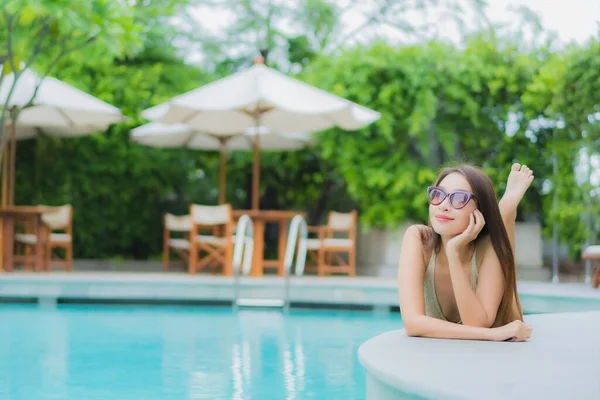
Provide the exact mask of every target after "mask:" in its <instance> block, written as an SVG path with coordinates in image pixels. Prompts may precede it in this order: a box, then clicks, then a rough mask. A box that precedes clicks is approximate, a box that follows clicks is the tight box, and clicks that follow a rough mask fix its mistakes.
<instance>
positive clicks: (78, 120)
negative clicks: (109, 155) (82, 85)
mask: <svg viewBox="0 0 600 400" xmlns="http://www.w3.org/2000/svg"><path fill="white" fill-rule="evenodd" d="M1 71H2V67H0V74H1ZM14 79H15V76H14V74H13V73H11V74H9V75H7V76H5V77H4V79H2V82H1V83H0V104H1V105H4V104H6V100H7V98H8V94H9V92H10V89H11V87H12V85H13V82H14ZM36 90H37V92H36ZM32 98H33V101H32V102H31V106H30V107H27V108H25V109H23V110H22V111H21V112H20V113H19V115H18V118H17V121H10V126H11V129H12V131H11V143H10V144H9V146H7V147H6V148H5V149H4V151H6V154H5V157H4V166H5V167H6V168H4V167H3V169H2V175H3V197H2V201H3V204H7V203H8V204H12V203H13V197H14V173H15V171H14V169H15V154H16V143H15V141H16V140H19V139H27V138H32V137H36V136H41V135H47V136H61V137H77V136H82V135H86V134H90V133H93V132H96V131H98V130H104V129H106V128H108V126H109V125H111V124H113V123H116V122H120V121H124V120H125V119H126V118H125V117H124V116H123V114H122V113H121V111H120V110H119V109H118V108H116V107H114V106H112V105H110V104H108V103H106V102H104V101H102V100H100V99H97V98H95V97H94V96H91V95H89V94H87V93H85V92H83V91H81V90H79V89H77V88H75V87H73V86H71V85H68V84H66V83H64V82H62V81H60V80H58V79H55V78H51V77H46V78H43V79H41V78H40V77H39V76H38V75H37V74H36V73H35V72H33V71H32V70H30V69H26V70H24V71H22V73H21V75H20V76H19V77H18V81H17V83H16V86H15V88H14V90H13V93H12V96H11V99H10V102H9V103H8V108H13V107H17V108H22V107H24V106H26V105H28V104H29V102H30V101H31V99H32ZM9 147H10V150H9ZM9 158H10V161H9ZM7 170H10V171H9V174H8V175H7V174H6V172H7Z"/></svg>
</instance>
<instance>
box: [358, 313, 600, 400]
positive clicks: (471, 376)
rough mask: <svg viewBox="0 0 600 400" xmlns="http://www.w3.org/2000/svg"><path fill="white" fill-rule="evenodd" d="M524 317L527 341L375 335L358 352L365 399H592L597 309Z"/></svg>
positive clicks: (596, 389) (598, 360)
mask: <svg viewBox="0 0 600 400" xmlns="http://www.w3.org/2000/svg"><path fill="white" fill-rule="evenodd" d="M525 321H526V322H527V323H529V324H530V325H531V327H532V334H531V338H530V339H529V340H528V341H527V342H519V343H512V342H486V341H473V340H445V339H428V338H416V337H408V336H407V335H406V333H405V332H404V331H403V330H398V331H391V332H386V333H384V334H381V335H379V336H376V337H374V338H372V339H370V340H368V341H367V342H365V343H364V344H363V345H362V346H361V347H360V349H359V351H358V356H359V359H360V362H361V364H362V365H363V366H364V367H365V369H366V370H367V393H366V399H367V400H392V399H401V398H414V397H411V396H415V395H416V396H418V397H419V398H423V399H436V400H444V399H462V400H470V399H473V400H479V399H486V400H505V399H511V400H521V399H523V400H525V399H527V400H529V399H543V400H554V399H556V400H565V399H573V400H575V399H578V400H579V399H581V400H584V399H590V400H591V399H600V378H599V377H600V336H599V335H600V312H598V311H596V312H583V313H565V314H545V315H543V314H540V315H529V316H526V317H525Z"/></svg>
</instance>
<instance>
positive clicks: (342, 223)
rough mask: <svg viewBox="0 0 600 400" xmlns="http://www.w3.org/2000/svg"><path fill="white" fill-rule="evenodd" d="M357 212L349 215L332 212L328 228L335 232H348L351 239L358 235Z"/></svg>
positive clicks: (351, 212)
mask: <svg viewBox="0 0 600 400" xmlns="http://www.w3.org/2000/svg"><path fill="white" fill-rule="evenodd" d="M356 214H357V213H356V210H352V211H350V212H348V213H339V212H335V211H330V212H329V216H328V218H327V227H328V228H329V229H330V230H331V231H333V232H347V233H348V236H349V237H350V238H351V239H354V237H355V235H356Z"/></svg>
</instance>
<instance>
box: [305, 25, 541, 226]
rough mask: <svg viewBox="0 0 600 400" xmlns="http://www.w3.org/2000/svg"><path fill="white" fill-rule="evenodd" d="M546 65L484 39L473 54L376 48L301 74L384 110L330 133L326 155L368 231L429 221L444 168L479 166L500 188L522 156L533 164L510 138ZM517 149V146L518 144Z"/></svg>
mask: <svg viewBox="0 0 600 400" xmlns="http://www.w3.org/2000/svg"><path fill="white" fill-rule="evenodd" d="M539 65H540V63H539V62H538V61H536V57H535V56H534V55H528V54H524V53H521V52H519V51H517V50H516V48H515V46H514V45H512V44H510V43H500V42H497V41H494V40H493V39H490V38H486V37H481V38H479V39H474V40H471V41H470V42H469V43H468V44H467V45H466V48H465V49H458V48H456V47H454V46H451V45H449V44H444V43H439V42H431V43H429V44H427V45H414V46H408V47H403V48H399V49H396V48H393V47H391V46H389V45H388V44H386V43H383V42H380V43H376V44H374V45H372V46H370V47H368V48H357V49H353V50H347V51H345V52H343V53H341V54H340V55H339V56H331V57H323V58H321V59H319V60H318V61H316V62H314V63H313V64H311V65H309V66H308V67H307V68H306V69H305V71H304V73H303V74H302V76H303V78H304V79H305V80H307V81H308V82H309V83H318V84H319V85H320V86H321V87H323V88H324V89H326V90H331V91H333V92H334V93H335V94H337V95H339V96H342V97H345V98H348V99H351V100H353V101H355V102H357V103H360V104H367V105H369V107H371V108H373V109H375V110H377V111H380V112H381V113H382V118H381V119H380V120H379V121H377V122H376V123H375V124H373V125H371V126H369V127H368V128H365V129H363V130H361V131H360V132H355V133H349V132H343V131H339V130H331V131H329V132H327V133H325V134H324V135H322V138H323V140H322V154H323V156H324V157H326V158H327V159H329V160H332V162H334V163H335V165H336V167H337V169H338V170H339V172H340V173H341V175H342V176H343V178H344V180H345V181H346V184H347V188H348V192H349V194H350V196H351V197H352V199H353V200H354V201H355V202H356V203H357V204H358V205H359V207H360V209H361V220H362V222H363V223H364V224H365V225H366V226H379V227H385V226H395V225H397V224H398V223H400V222H402V221H404V220H407V219H412V220H421V221H424V220H425V218H426V207H423V205H424V204H426V194H425V191H424V188H425V187H426V186H427V185H428V184H430V183H431V182H432V180H433V179H434V177H435V175H436V173H437V170H438V169H439V168H440V166H442V165H446V164H448V163H453V162H455V161H457V160H464V161H468V162H472V163H475V164H478V165H481V166H482V167H483V168H484V169H485V170H486V171H487V172H488V173H490V175H491V176H492V178H493V180H494V181H495V183H496V184H497V190H498V194H501V189H502V186H501V183H503V181H504V179H505V176H506V175H505V174H507V172H508V168H509V167H510V163H511V162H512V161H513V159H514V157H515V156H516V155H518V156H521V158H520V159H519V161H520V162H528V161H529V160H531V161H533V159H532V158H531V157H533V156H535V155H538V154H539V153H529V154H528V153H527V152H526V149H531V148H532V147H533V146H531V145H528V146H527V147H522V150H521V151H518V152H517V151H515V149H517V148H519V145H523V144H525V143H527V141H523V140H520V141H519V142H516V139H512V138H511V137H509V136H508V135H507V132H508V125H509V122H510V121H511V118H515V117H516V118H517V122H522V121H519V118H522V112H521V109H522V105H521V100H520V99H521V95H522V93H523V92H524V91H525V88H526V87H527V85H528V83H529V82H531V80H532V79H533V77H534V76H535V74H536V72H537V69H538V68H539ZM517 143H519V145H517Z"/></svg>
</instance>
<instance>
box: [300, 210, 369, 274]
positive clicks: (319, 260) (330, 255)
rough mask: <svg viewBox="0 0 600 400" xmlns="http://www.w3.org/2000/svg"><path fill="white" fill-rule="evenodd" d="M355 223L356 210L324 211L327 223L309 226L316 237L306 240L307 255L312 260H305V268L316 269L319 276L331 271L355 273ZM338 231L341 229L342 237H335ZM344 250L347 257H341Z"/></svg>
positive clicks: (309, 230) (310, 231) (309, 229)
mask: <svg viewBox="0 0 600 400" xmlns="http://www.w3.org/2000/svg"><path fill="white" fill-rule="evenodd" d="M356 223H357V213H356V210H352V211H350V212H349V213H338V212H334V211H332V212H330V213H329V215H328V218H327V225H322V226H309V227H308V232H309V234H310V233H316V234H317V235H318V237H317V238H316V239H313V238H309V239H307V241H306V247H307V249H308V257H309V258H310V259H311V260H312V261H313V262H315V263H316V264H313V265H309V264H307V265H306V267H307V269H308V271H311V270H315V269H316V271H317V274H318V275H319V276H324V275H326V274H331V273H346V274H348V275H349V276H356ZM338 233H345V237H335V234H338ZM344 253H345V254H346V256H347V260H345V259H344V258H343V257H342V254H344ZM334 261H336V263H334Z"/></svg>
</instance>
